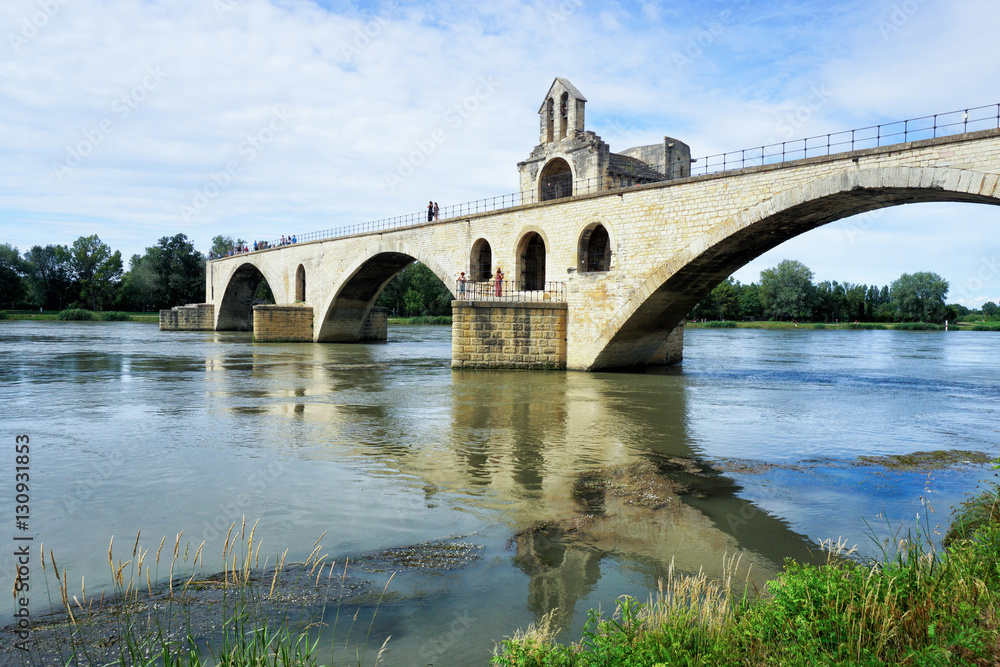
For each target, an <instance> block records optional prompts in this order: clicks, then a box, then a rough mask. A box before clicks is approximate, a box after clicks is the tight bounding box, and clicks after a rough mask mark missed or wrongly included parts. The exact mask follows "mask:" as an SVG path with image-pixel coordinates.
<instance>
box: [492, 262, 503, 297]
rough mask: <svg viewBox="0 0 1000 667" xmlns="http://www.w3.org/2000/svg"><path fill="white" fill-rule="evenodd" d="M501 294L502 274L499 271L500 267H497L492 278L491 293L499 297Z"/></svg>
mask: <svg viewBox="0 0 1000 667" xmlns="http://www.w3.org/2000/svg"><path fill="white" fill-rule="evenodd" d="M502 292H503V272H502V271H501V270H500V267H499V266H498V267H497V273H496V275H495V276H493V293H494V294H495V295H496V296H500V294H501V293H502Z"/></svg>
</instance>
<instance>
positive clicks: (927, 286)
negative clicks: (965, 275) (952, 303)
mask: <svg viewBox="0 0 1000 667" xmlns="http://www.w3.org/2000/svg"><path fill="white" fill-rule="evenodd" d="M889 293H890V295H891V297H892V305H893V308H894V309H895V312H896V317H897V318H898V319H899V320H901V321H906V322H917V321H922V322H941V321H943V320H944V297H945V295H946V294H948V281H947V280H945V279H944V278H942V277H941V276H939V275H938V274H936V273H932V272H928V271H921V272H918V273H914V274H909V273H904V274H903V275H901V276H900V277H899V278H898V279H897V280H896V281H895V282H894V283H892V288H891V289H890V290H889Z"/></svg>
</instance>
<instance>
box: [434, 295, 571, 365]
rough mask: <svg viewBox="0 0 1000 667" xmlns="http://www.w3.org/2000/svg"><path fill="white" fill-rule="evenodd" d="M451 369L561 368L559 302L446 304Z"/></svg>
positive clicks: (563, 350) (562, 329)
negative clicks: (449, 316) (448, 308)
mask: <svg viewBox="0 0 1000 667" xmlns="http://www.w3.org/2000/svg"><path fill="white" fill-rule="evenodd" d="M451 312H452V325H451V365H452V367H453V368H533V369H564V368H566V319H567V317H566V316H567V312H568V310H567V306H566V304H565V303H551V302H497V301H452V303H451Z"/></svg>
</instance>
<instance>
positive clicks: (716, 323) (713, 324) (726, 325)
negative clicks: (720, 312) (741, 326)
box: [701, 320, 736, 329]
mask: <svg viewBox="0 0 1000 667" xmlns="http://www.w3.org/2000/svg"><path fill="white" fill-rule="evenodd" d="M701 326H703V327H705V328H706V329H735V328H736V322H734V321H733V320H721V321H720V320H709V321H708V322H705V323H703V324H702V325H701Z"/></svg>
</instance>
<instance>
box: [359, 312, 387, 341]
mask: <svg viewBox="0 0 1000 667" xmlns="http://www.w3.org/2000/svg"><path fill="white" fill-rule="evenodd" d="M388 339H389V309H388V308H383V307H382V306H375V307H374V308H372V309H371V312H369V313H368V319H366V320H365V324H364V326H362V327H361V337H360V338H359V339H358V340H360V341H362V342H371V341H379V342H380V341H385V340H388Z"/></svg>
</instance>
